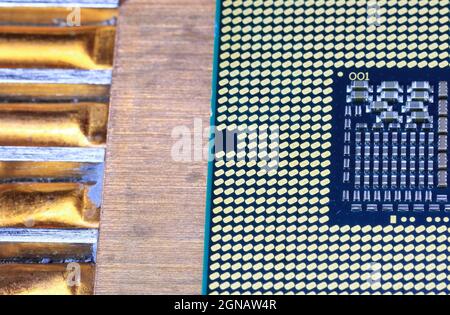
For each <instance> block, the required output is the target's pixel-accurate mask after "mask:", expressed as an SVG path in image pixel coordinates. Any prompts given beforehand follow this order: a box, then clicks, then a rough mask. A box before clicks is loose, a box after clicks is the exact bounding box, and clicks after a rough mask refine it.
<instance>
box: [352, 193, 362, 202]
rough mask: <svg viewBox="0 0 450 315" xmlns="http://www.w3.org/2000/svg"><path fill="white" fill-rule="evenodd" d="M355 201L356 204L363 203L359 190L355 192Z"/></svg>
mask: <svg viewBox="0 0 450 315" xmlns="http://www.w3.org/2000/svg"><path fill="white" fill-rule="evenodd" d="M353 201H354V202H359V201H361V197H360V192H359V190H355V191H353Z"/></svg>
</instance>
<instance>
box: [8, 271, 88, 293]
mask: <svg viewBox="0 0 450 315" xmlns="http://www.w3.org/2000/svg"><path fill="white" fill-rule="evenodd" d="M78 266H79V269H77V268H78V267H77V265H66V264H49V265H43V264H30V265H26V264H9V265H0V294H20V295H31V294H36V295H86V294H92V293H93V286H94V271H95V266H94V265H92V264H78ZM78 270H79V278H77V275H78V273H77V272H78ZM78 279H79V281H77V280H78Z"/></svg>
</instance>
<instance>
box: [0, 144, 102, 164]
mask: <svg viewBox="0 0 450 315" xmlns="http://www.w3.org/2000/svg"><path fill="white" fill-rule="evenodd" d="M0 161H2V162H79V163H103V162H104V161H105V149H104V148H68V147H60V148H52V147H0Z"/></svg>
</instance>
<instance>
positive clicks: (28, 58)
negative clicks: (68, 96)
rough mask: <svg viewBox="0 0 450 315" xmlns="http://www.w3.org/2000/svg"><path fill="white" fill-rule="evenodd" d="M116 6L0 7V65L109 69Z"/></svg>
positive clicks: (10, 66) (2, 66) (6, 66)
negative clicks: (112, 8) (69, 8)
mask: <svg viewBox="0 0 450 315" xmlns="http://www.w3.org/2000/svg"><path fill="white" fill-rule="evenodd" d="M116 16H117V11H116V10H96V9H79V11H73V12H71V11H69V10H66V9H64V8H60V9H51V8H34V9H33V8H5V9H2V10H0V21H1V23H0V68H77V69H89V70H101V69H110V68H111V67H112V62H113V53H114V39H115V26H114V24H115V18H116Z"/></svg>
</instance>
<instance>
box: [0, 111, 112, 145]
mask: <svg viewBox="0 0 450 315" xmlns="http://www.w3.org/2000/svg"><path fill="white" fill-rule="evenodd" d="M107 122H108V105H107V104H106V103H54V104H53V103H45V104H44V103H40V104H22V103H8V104H0V126H1V128H0V145H2V146H64V147H67V146H71V147H92V146H100V145H104V144H105V141H106V132H107Z"/></svg>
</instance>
